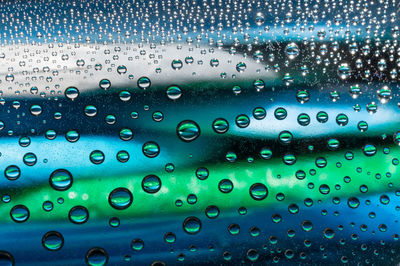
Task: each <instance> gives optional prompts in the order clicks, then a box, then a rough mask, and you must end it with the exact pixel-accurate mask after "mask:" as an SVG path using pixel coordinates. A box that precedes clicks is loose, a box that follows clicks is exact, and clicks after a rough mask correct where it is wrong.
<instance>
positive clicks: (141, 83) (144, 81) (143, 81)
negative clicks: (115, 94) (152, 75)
mask: <svg viewBox="0 0 400 266" xmlns="http://www.w3.org/2000/svg"><path fill="white" fill-rule="evenodd" d="M137 85H138V87H139V88H141V89H143V90H146V89H148V88H150V86H151V81H150V79H149V78H148V77H141V78H139V79H138V81H137Z"/></svg>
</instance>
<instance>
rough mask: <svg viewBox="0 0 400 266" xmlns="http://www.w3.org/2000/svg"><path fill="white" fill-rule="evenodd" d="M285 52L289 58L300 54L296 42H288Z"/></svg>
mask: <svg viewBox="0 0 400 266" xmlns="http://www.w3.org/2000/svg"><path fill="white" fill-rule="evenodd" d="M285 53H286V55H287V57H289V59H295V58H296V57H297V56H298V55H299V54H300V49H299V47H298V46H297V44H296V43H294V42H292V43H289V44H288V45H287V46H286V48H285Z"/></svg>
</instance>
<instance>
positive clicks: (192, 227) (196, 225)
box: [183, 216, 201, 235]
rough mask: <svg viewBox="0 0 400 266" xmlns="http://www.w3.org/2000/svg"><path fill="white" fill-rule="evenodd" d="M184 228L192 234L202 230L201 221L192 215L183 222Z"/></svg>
mask: <svg viewBox="0 0 400 266" xmlns="http://www.w3.org/2000/svg"><path fill="white" fill-rule="evenodd" d="M183 230H184V231H185V232H186V233H188V234H191V235H194V234H197V233H198V232H200V230H201V221H200V219H199V218H197V217H194V216H191V217H188V218H186V219H185V221H184V222H183Z"/></svg>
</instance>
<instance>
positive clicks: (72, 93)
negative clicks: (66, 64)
mask: <svg viewBox="0 0 400 266" xmlns="http://www.w3.org/2000/svg"><path fill="white" fill-rule="evenodd" d="M78 96H79V90H78V89H77V88H75V87H68V88H67V89H66V90H65V97H67V98H68V99H70V100H72V101H73V100H75V99H76V98H78Z"/></svg>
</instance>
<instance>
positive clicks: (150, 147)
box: [142, 141, 160, 158]
mask: <svg viewBox="0 0 400 266" xmlns="http://www.w3.org/2000/svg"><path fill="white" fill-rule="evenodd" d="M142 151H143V154H144V155H145V156H146V157H149V158H154V157H157V156H158V154H160V147H159V146H158V144H157V143H155V142H154V141H149V142H146V143H145V144H143V147H142Z"/></svg>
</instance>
